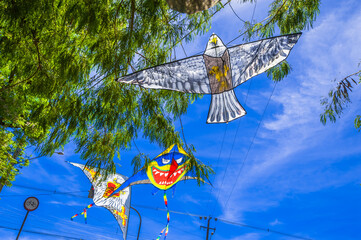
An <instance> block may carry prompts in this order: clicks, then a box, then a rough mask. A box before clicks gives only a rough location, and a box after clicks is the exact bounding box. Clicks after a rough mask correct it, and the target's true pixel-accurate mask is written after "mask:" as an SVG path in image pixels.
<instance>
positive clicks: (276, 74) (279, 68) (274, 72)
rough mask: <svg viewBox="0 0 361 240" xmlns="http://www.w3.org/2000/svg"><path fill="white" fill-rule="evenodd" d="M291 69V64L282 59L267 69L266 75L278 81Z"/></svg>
mask: <svg viewBox="0 0 361 240" xmlns="http://www.w3.org/2000/svg"><path fill="white" fill-rule="evenodd" d="M291 71H292V68H291V66H290V65H289V64H288V62H287V60H284V61H282V62H280V63H279V64H277V65H276V66H274V67H273V68H271V69H269V70H267V77H269V78H272V79H273V81H275V82H279V81H281V80H282V79H283V78H285V77H286V76H287V75H288V74H289V73H290V72H291Z"/></svg>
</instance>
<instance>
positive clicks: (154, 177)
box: [146, 144, 189, 190]
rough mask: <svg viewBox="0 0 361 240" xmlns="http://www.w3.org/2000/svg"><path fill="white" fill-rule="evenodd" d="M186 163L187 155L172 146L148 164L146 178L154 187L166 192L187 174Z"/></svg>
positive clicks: (178, 147)
mask: <svg viewBox="0 0 361 240" xmlns="http://www.w3.org/2000/svg"><path fill="white" fill-rule="evenodd" d="M188 163H189V156H188V154H187V153H186V152H185V151H184V150H183V148H182V147H180V146H178V145H175V144H174V145H172V146H170V147H169V148H168V149H167V150H165V151H164V152H162V153H161V154H159V155H158V156H157V157H156V158H155V159H153V160H152V161H151V162H150V163H149V165H148V167H147V170H146V172H147V176H148V178H149V180H150V181H151V183H152V184H153V185H154V186H156V187H157V188H159V189H162V190H167V189H169V188H171V187H172V186H173V185H174V184H176V183H177V182H179V181H180V180H181V179H182V178H183V176H184V175H185V174H186V173H187V165H188Z"/></svg>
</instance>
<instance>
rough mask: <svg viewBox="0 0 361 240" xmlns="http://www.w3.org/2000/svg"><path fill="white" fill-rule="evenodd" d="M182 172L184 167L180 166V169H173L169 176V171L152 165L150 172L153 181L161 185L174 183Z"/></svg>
mask: <svg viewBox="0 0 361 240" xmlns="http://www.w3.org/2000/svg"><path fill="white" fill-rule="evenodd" d="M183 172H184V167H181V168H180V169H177V170H175V171H174V172H173V173H172V174H171V175H170V176H169V173H170V172H169V171H161V170H159V169H157V168H155V167H152V173H153V178H154V181H155V182H156V183H157V184H158V185H161V186H168V185H172V184H173V183H175V182H176V181H177V180H178V178H179V177H180V175H182V173H183Z"/></svg>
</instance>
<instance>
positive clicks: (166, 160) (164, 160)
mask: <svg viewBox="0 0 361 240" xmlns="http://www.w3.org/2000/svg"><path fill="white" fill-rule="evenodd" d="M169 162H170V160H169V159H165V158H162V163H163V164H168V163H169Z"/></svg>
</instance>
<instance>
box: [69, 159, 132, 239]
mask: <svg viewBox="0 0 361 240" xmlns="http://www.w3.org/2000/svg"><path fill="white" fill-rule="evenodd" d="M69 163H70V164H72V165H74V166H76V167H78V168H80V169H82V170H83V172H84V174H85V175H86V176H87V177H88V179H89V181H90V182H91V183H92V185H93V189H94V195H93V201H94V203H92V204H89V205H88V206H87V207H85V208H84V209H83V211H82V213H79V214H75V215H74V216H73V217H72V218H71V220H73V218H75V217H77V216H79V215H84V218H85V222H86V219H87V209H89V208H91V207H92V206H94V204H95V205H96V206H99V207H104V208H106V209H108V210H109V211H110V212H111V213H112V214H113V216H114V217H115V219H116V220H117V222H118V224H119V227H120V229H121V231H122V232H123V239H124V240H126V239H127V232H128V220H129V211H130V187H128V188H123V190H122V191H118V192H117V193H115V194H114V191H115V190H116V189H117V188H119V186H121V185H122V184H123V183H124V182H125V181H126V180H127V177H126V176H123V175H121V174H117V173H116V174H109V175H108V177H107V178H106V179H105V180H103V181H102V179H101V175H102V174H104V171H105V170H102V169H101V170H100V173H99V174H100V176H98V178H95V177H96V171H97V169H96V168H89V167H87V166H85V165H83V164H79V163H72V162H69Z"/></svg>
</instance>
